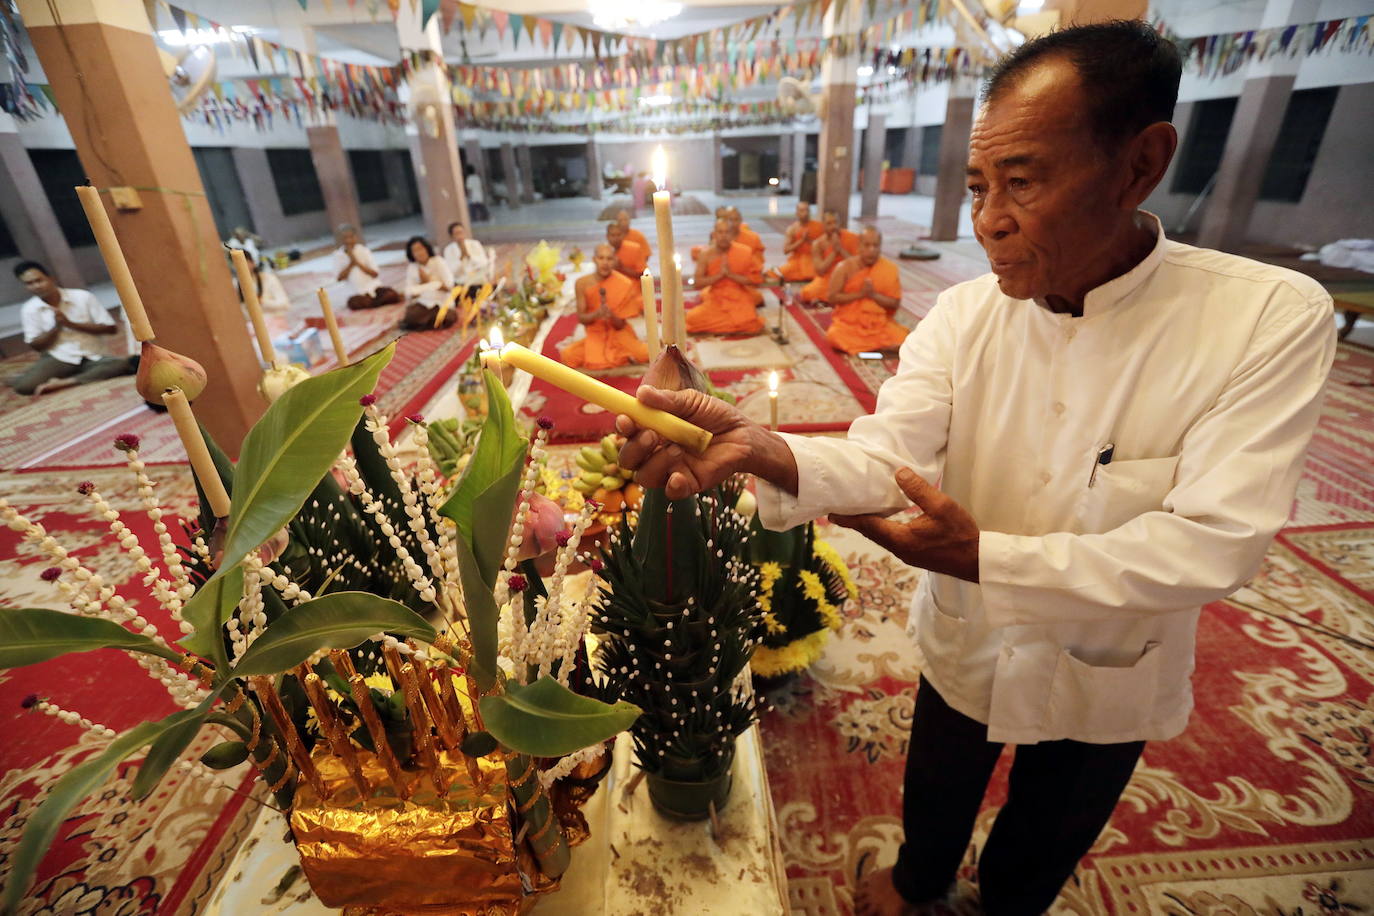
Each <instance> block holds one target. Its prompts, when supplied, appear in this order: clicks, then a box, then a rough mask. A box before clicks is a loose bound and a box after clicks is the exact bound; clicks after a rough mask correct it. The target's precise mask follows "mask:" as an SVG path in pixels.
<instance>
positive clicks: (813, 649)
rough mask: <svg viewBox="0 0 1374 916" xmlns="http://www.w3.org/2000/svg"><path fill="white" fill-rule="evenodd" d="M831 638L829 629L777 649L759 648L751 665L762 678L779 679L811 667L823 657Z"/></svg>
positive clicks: (818, 631) (755, 651)
mask: <svg viewBox="0 0 1374 916" xmlns="http://www.w3.org/2000/svg"><path fill="white" fill-rule="evenodd" d="M829 638H830V631H829V630H828V629H827V630H817V631H816V632H814V633H810V634H808V635H806V636H803V637H802V638H801V639H796V640H793V641H792V642H790V643H788V644H787V645H785V646H779V647H778V648H776V649H770V648H768V647H767V646H759V647H758V648H757V649H755V650H754V657H753V659H752V660H751V661H750V662H749V665H750V667H751V668H752V669H753V671H754V673H755V674H757V675H759V676H760V677H779V676H781V675H784V674H791V673H792V672H793V671H800V670H802V669H803V668H808V667H810V666H811V665H812V664H813V663H814V662H815V661H816V659H818V658H820V657H821V653H822V652H823V651H824V650H825V643H826V641H827V640H828V639H829Z"/></svg>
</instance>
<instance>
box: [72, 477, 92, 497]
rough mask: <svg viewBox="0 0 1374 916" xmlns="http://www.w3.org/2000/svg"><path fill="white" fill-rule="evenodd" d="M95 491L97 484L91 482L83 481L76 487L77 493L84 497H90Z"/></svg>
mask: <svg viewBox="0 0 1374 916" xmlns="http://www.w3.org/2000/svg"><path fill="white" fill-rule="evenodd" d="M94 489H95V484H94V483H92V482H91V481H89V480H83V481H81V483H79V484H77V485H76V492H78V493H80V494H81V495H82V496H90V495H91V492H92V491H93V490H94Z"/></svg>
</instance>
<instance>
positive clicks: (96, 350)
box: [9, 261, 138, 394]
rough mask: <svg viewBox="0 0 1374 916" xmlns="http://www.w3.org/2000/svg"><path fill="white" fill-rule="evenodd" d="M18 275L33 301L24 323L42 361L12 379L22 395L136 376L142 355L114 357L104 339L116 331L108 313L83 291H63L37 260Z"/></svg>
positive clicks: (26, 309)
mask: <svg viewBox="0 0 1374 916" xmlns="http://www.w3.org/2000/svg"><path fill="white" fill-rule="evenodd" d="M14 275H15V276H16V277H18V278H19V281H20V282H21V283H23V284H24V286H25V287H26V288H27V289H28V291H29V292H31V293H33V297H32V298H31V299H29V300H28V301H27V302H25V303H24V305H23V307H22V311H21V312H20V322H21V324H22V325H23V329H24V342H25V343H26V344H28V345H29V346H30V347H33V348H34V349H35V350H37V351H38V353H39V356H38V362H36V363H34V364H33V365H32V366H30V367H29V368H28V369H25V370H24V371H23V372H21V373H19V374H18V375H17V376H15V377H14V378H12V379H10V380H9V386H10V387H11V388H13V389H14V390H15V391H17V392H19V393H20V394H44V393H46V392H49V391H55V390H57V389H58V388H68V387H71V386H72V385H84V384H86V383H87V382H95V381H99V380H100V379H106V378H114V377H115V376H119V375H132V374H133V373H134V372H135V371H137V369H138V357H137V355H134V356H110V355H109V353H108V352H107V350H106V346H105V343H104V340H103V338H105V337H109V336H111V335H113V334H114V333H115V331H116V330H118V329H117V328H116V326H115V321H114V319H113V318H111V317H110V313H109V312H108V311H107V310H106V309H105V307H104V306H103V305H101V304H100V302H99V300H97V299H96V298H95V296H93V295H91V294H90V293H89V292H87V291H86V290H84V289H63V288H62V287H60V286H58V285H57V281H55V280H54V279H53V278H52V274H50V273H49V272H48V269H47V268H46V267H44V266H43V265H42V264H39V263H38V262H37V261H21V262H20V263H19V264H17V265H15V268H14Z"/></svg>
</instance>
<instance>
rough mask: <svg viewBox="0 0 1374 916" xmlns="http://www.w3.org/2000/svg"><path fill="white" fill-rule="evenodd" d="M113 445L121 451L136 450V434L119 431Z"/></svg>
mask: <svg viewBox="0 0 1374 916" xmlns="http://www.w3.org/2000/svg"><path fill="white" fill-rule="evenodd" d="M114 447H115V448H117V449H119V450H120V451H121V452H136V451H138V436H135V435H134V434H133V433H121V434H120V435H118V436H115V441H114Z"/></svg>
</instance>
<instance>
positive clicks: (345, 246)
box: [334, 223, 401, 310]
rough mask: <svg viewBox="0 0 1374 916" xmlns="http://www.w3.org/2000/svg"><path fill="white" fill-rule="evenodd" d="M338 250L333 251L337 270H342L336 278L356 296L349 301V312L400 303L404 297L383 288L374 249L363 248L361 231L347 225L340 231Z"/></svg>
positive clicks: (387, 287) (350, 297) (339, 229)
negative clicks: (349, 287)
mask: <svg viewBox="0 0 1374 916" xmlns="http://www.w3.org/2000/svg"><path fill="white" fill-rule="evenodd" d="M337 235H338V239H339V247H338V248H337V249H336V250H335V251H334V266H335V267H337V268H338V269H339V275H338V276H337V277H335V280H337V281H338V282H339V283H343V282H345V281H346V282H348V283H349V284H351V285H352V287H353V295H351V296H349V297H348V307H349V308H350V309H354V310H359V309H373V308H377V307H378V306H382V305H395V304H396V303H398V302H400V301H401V294H400V293H398V292H397V291H396V290H394V289H392V288H391V287H389V286H383V285H382V281H381V279H380V277H381V271H380V270H378V269H377V261H376V260H375V259H374V258H373V257H372V249H370V248H368V247H367V246H366V245H364V244H363V242H362V239H361V238H359V236H358V230H357V229H355V228H353V227H352V226H350V225H348V224H347V223H345V224H343V225H342V226H340V227H339V228H338V230H337Z"/></svg>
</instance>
